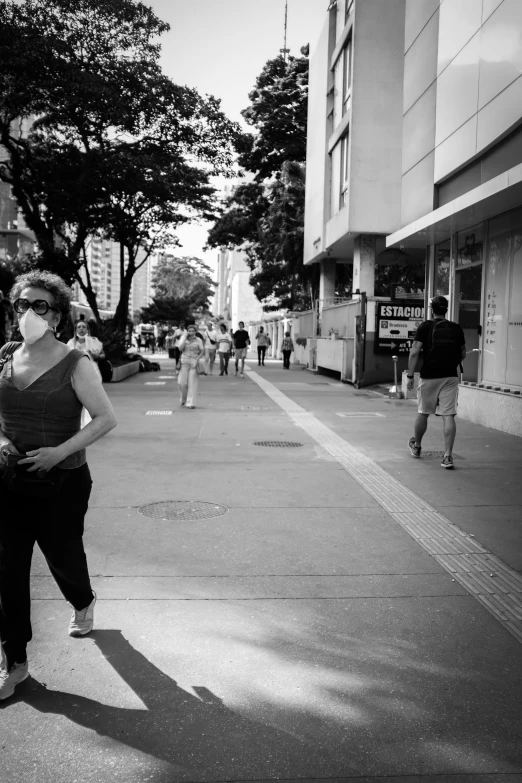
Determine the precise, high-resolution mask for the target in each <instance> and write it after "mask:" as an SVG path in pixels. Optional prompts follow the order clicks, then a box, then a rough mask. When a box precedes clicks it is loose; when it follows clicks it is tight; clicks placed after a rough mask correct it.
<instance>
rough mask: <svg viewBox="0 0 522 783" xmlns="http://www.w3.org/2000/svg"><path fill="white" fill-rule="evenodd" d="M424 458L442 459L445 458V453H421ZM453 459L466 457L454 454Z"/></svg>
mask: <svg viewBox="0 0 522 783" xmlns="http://www.w3.org/2000/svg"><path fill="white" fill-rule="evenodd" d="M421 456H422V457H428V459H430V458H431V459H442V458H443V456H444V452H443V451H422V452H421ZM453 459H464V457H461V456H460V454H453Z"/></svg>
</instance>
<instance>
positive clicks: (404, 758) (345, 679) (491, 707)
mask: <svg viewBox="0 0 522 783" xmlns="http://www.w3.org/2000/svg"><path fill="white" fill-rule="evenodd" d="M160 362H161V366H162V371H161V372H159V373H147V374H144V375H138V376H134V377H133V378H131V379H130V380H128V381H125V382H124V383H122V384H119V385H114V386H109V387H107V388H108V391H109V393H110V395H111V398H112V400H113V403H114V406H115V409H116V413H117V417H118V421H119V426H118V428H117V429H116V430H115V431H114V432H113V433H111V434H110V435H109V436H108V437H107V438H105V439H104V440H103V441H101V442H99V443H98V444H96V445H95V446H94V447H92V448H91V449H90V453H89V462H90V466H91V470H92V473H93V478H94V490H93V495H92V498H91V505H90V511H89V515H88V519H87V523H86V544H87V550H88V557H89V563H90V570H91V574H92V575H93V583H94V587H95V589H96V590H97V592H98V596H99V601H98V604H97V607H96V630H95V632H94V633H93V634H92V635H91V636H90V637H88V638H85V639H81V640H77V639H69V638H68V637H67V633H66V631H67V622H68V607H67V605H66V604H65V603H64V601H63V599H61V597H60V596H59V594H58V592H57V589H56V586H55V584H54V582H53V580H52V578H51V577H50V576H49V573H48V570H47V567H46V565H45V563H44V562H43V559H42V557H41V555H40V553H37V554H36V555H35V558H34V568H33V572H34V576H33V599H34V600H33V618H34V639H33V642H32V643H31V646H30V670H31V674H32V677H31V679H30V680H28V681H27V682H26V683H25V684H24V685H23V686H21V687H20V688H19V693H18V692H17V695H16V697H15V698H14V699H12V700H10V701H8V702H5V703H4V704H3V706H2V707H1V708H0V737H1V743H0V744H1V746H2V758H1V765H2V772H3V777H2V781H4V780H5V781H6V783H19V782H20V783H33V781H35V782H36V781H53V783H54V782H56V783H71V782H72V781H75V780H78V781H82V783H87V782H90V781H96V782H97V783H100V782H101V781H103V783H104V782H105V781H122V782H123V781H125V783H134V782H136V783H138V782H139V783H141V781H154V783H171V782H172V781H247V780H249V781H250V780H256V781H268V780H275V779H278V780H281V779H284V780H287V781H292V780H304V779H306V780H314V779H315V780H319V779H321V780H323V781H324V780H338V781H339V780H350V779H352V780H357V781H372V783H378V781H384V780H387V781H390V780H391V781H408V782H409V783H412V781H422V782H423V783H431V781H440V782H441V783H442V781H444V783H445V782H446V781H455V782H456V781H459V783H464V781H466V782H467V781H470V782H471V781H473V782H474V783H475V781H476V782H477V783H478V782H479V781H480V783H486V781H487V783H492V782H493V781H495V783H497V781H498V783H500V781H502V782H503V783H507V781H522V750H521V748H522V741H521V740H522V721H521V715H522V706H521V705H522V698H521V697H522V666H521V662H522V655H521V653H522V644H521V643H520V642H519V641H518V640H517V638H516V637H515V636H514V635H513V634H512V633H509V632H508V630H506V627H504V626H503V625H502V623H501V622H499V621H498V620H497V619H495V616H494V615H493V614H491V613H490V612H489V611H487V609H486V608H485V607H484V605H482V604H481V603H479V601H478V600H477V599H476V598H475V597H474V595H473V591H470V590H468V589H466V587H464V586H463V584H462V583H460V582H459V580H458V579H456V578H453V577H452V574H451V573H450V572H449V571H448V570H447V569H445V568H444V567H442V565H441V564H440V562H439V560H438V559H437V557H435V556H432V555H430V553H429V551H427V550H426V548H425V547H424V546H423V545H420V544H419V542H418V540H416V539H415V526H414V525H413V526H412V531H413V533H412V534H409V533H408V532H407V529H406V528H405V527H404V526H403V525H402V524H400V523H399V522H400V514H397V513H395V512H394V511H393V510H387V505H386V503H387V500H386V493H384V494H382V490H383V488H384V489H386V488H387V487H389V488H390V493H391V494H390V497H392V496H393V497H395V498H397V497H398V495H397V493H398V492H399V494H400V492H401V491H402V492H403V495H404V498H406V499H407V498H410V500H411V498H417V499H418V502H419V503H420V505H419V508H420V512H419V513H424V514H426V513H428V512H426V511H425V510H423V509H428V508H430V509H433V514H435V515H437V514H439V515H440V519H441V520H448V525H450V527H451V524H452V523H453V525H454V526H457V527H458V530H459V531H461V533H462V535H463V536H466V538H465V540H466V541H468V543H469V542H470V541H471V539H475V540H476V542H477V543H478V544H481V545H482V546H483V548H485V549H486V550H487V552H489V553H491V556H492V557H497V558H499V562H500V561H502V563H505V564H507V565H508V566H511V568H512V569H514V570H515V572H518V571H520V569H521V568H522V544H521V538H522V537H521V535H520V525H521V518H522V515H521V513H520V512H521V505H522V485H521V482H520V478H519V477H520V467H521V465H522V442H521V441H520V439H517V438H515V437H511V436H509V435H505V434H503V433H500V432H494V431H489V430H485V429H483V428H481V427H478V426H476V425H471V424H469V423H466V422H461V421H459V423H458V427H459V430H458V436H457V444H456V453H457V454H458V455H459V457H458V459H456V470H455V471H454V472H450V471H444V470H442V469H441V468H440V460H437V459H435V458H431V457H430V456H429V455H428V456H427V457H426V458H425V459H422V460H420V461H419V460H413V459H412V458H411V456H410V455H409V452H408V450H407V448H406V442H407V440H408V437H409V436H410V433H411V424H412V421H413V417H414V415H415V407H414V406H413V405H412V404H411V403H409V402H395V401H390V400H387V399H386V398H383V397H382V396H380V395H378V394H375V393H372V392H371V391H367V390H365V391H357V390H354V389H352V388H351V387H349V386H347V385H344V384H339V383H336V382H333V381H331V380H330V379H328V378H325V377H324V376H316V375H314V374H311V373H308V372H306V371H302V370H301V369H300V368H293V369H292V370H291V371H283V370H282V367H281V365H280V364H275V363H270V364H267V366H266V367H265V368H258V367H257V363H254V362H251V365H250V366H251V369H252V371H249V373H248V374H247V377H246V378H245V379H239V378H237V379H236V378H235V377H233V375H231V376H229V377H228V378H227V377H225V378H220V377H216V376H213V377H209V378H202V379H201V382H200V395H199V399H198V401H197V406H198V407H197V408H196V410H194V411H187V410H185V409H182V408H180V407H179V402H178V394H177V388H176V386H175V381H174V379H173V378H172V377H162V376H172V375H173V363H172V362H169V361H168V360H165V359H164V358H161V357H160ZM159 384H164V385H159ZM169 410H171V411H172V414H171V415H146V414H147V411H169ZM259 441H264V442H267V441H268V442H270V441H271V442H281V441H284V442H288V443H300V444H302V445H300V446H297V447H284V448H281V447H277V446H272V447H269V446H257V445H254V444H255V443H256V442H259ZM342 444H345V446H346V447H345V448H344V447H343V446H342ZM441 444H442V439H441V432H440V430H439V428H438V427H437V426H433V428H432V429H430V431H429V433H428V436H427V439H426V442H425V444H424V446H425V449H426V450H427V451H429V450H440V449H441V448H442V445H441ZM350 460H351V461H350ZM379 471H381V472H379ZM382 471H384V472H382ZM376 476H377V477H380V480H381V486H379V482H378V481H377V482H376V481H375V480H374V479H375V477H376ZM372 477H373V478H372ZM370 479H371V481H373V484H370V483H368V482H370ZM365 482H366V483H365ZM398 488H402V490H401V489H399V490H398ZM380 492H381V494H379V493H380ZM394 493H395V495H394ZM383 498H384V499H383ZM169 500H172V501H182V500H186V501H191V503H189V504H188V506H187V514H186V516H187V517H190V516H191V515H192V516H196V512H192V511H191V509H196V508H198V506H196V502H197V501H201V502H202V503H208V504H212V506H213V507H214V512H213V513H218V512H221V511H225V512H226V513H223V514H222V515H221V516H212V517H208V518H201V517H200V518H196V519H190V518H186V519H171V520H164V519H156V518H151V517H148V516H144V515H143V514H142V513H139V511H138V508H140V507H142V506H144V505H146V504H150V503H156V502H160V501H169ZM394 502H397V503H399V505H400V498H399V499H398V500H395V501H394ZM423 503H424V506H423V505H422V504H423ZM216 506H225V507H226V508H225V509H217V508H215V507H216ZM390 508H391V507H390ZM397 508H399V507H397ZM227 509H228V510H227ZM204 510H205V507H204V506H201V507H199V512H200V514H203V512H204ZM399 511H400V509H399ZM430 513H431V512H430ZM397 520H399V522H398V521H397ZM441 525H443V523H441ZM440 529H442V527H441V528H440ZM455 529H456V528H455ZM477 551H478V550H477ZM515 609H516V607H515Z"/></svg>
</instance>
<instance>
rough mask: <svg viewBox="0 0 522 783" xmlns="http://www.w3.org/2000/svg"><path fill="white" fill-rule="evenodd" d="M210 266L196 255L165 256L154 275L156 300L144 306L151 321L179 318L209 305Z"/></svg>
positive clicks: (210, 286)
mask: <svg viewBox="0 0 522 783" xmlns="http://www.w3.org/2000/svg"><path fill="white" fill-rule="evenodd" d="M210 271H211V270H210V267H209V266H207V264H205V263H204V262H203V261H202V260H201V259H199V258H195V257H193V256H190V257H187V256H183V257H180V258H176V257H174V256H166V257H164V258H162V259H161V260H160V261H159V263H158V265H157V267H156V269H155V270H154V275H153V278H152V285H153V287H154V290H155V296H154V298H153V303H152V304H151V305H149V306H148V307H145V308H143V309H142V317H143V318H144V319H145V320H149V321H179V320H187V319H189V318H191V317H194V314H195V313H196V312H197V311H198V310H199V311H206V310H208V308H209V300H210V297H211V296H212V294H213V285H214V284H213V281H212V278H211V276H210Z"/></svg>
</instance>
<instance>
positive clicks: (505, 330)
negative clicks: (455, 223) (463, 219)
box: [430, 209, 522, 388]
mask: <svg viewBox="0 0 522 783" xmlns="http://www.w3.org/2000/svg"><path fill="white" fill-rule="evenodd" d="M434 251H435V252H434V254H433V275H432V290H431V291H430V294H431V295H432V296H433V295H436V294H442V295H444V296H447V297H448V298H449V300H450V317H451V318H452V320H454V321H457V322H458V323H459V324H460V325H461V326H462V328H463V330H464V335H465V338H466V350H467V356H466V360H465V362H464V375H463V380H465V381H472V382H482V381H483V382H484V383H491V384H497V385H498V386H500V387H501V388H521V387H522V209H517V210H513V211H512V212H507V213H504V214H502V215H498V216H497V217H495V218H492V219H491V220H489V221H486V222H484V223H481V224H478V225H476V226H473V227H471V228H468V229H466V230H464V231H461V232H459V233H458V234H455V235H454V236H453V237H452V238H451V239H448V240H447V241H446V242H442V243H441V244H438V245H436V246H435V248H434Z"/></svg>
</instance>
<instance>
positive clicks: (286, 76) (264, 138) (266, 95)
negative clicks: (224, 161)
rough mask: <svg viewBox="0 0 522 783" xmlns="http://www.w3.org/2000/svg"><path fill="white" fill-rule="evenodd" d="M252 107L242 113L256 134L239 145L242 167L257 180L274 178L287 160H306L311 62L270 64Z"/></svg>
mask: <svg viewBox="0 0 522 783" xmlns="http://www.w3.org/2000/svg"><path fill="white" fill-rule="evenodd" d="M248 97H249V99H250V106H249V107H248V108H246V109H244V111H242V112H241V114H242V115H243V117H244V119H245V120H246V122H247V123H248V124H249V125H251V126H252V127H253V128H255V130H256V133H255V134H245V135H244V136H243V137H242V138H241V141H240V142H239V144H238V151H239V165H240V166H242V167H243V168H244V169H245V170H246V171H250V172H253V173H254V174H255V177H256V180H258V181H262V180H264V179H267V178H270V177H272V176H273V175H274V174H277V173H278V172H279V171H280V170H281V166H282V165H283V163H284V162H285V161H287V160H292V161H297V162H299V163H304V162H305V160H306V126H307V111H308V58H307V57H292V56H290V57H288V59H287V60H284V59H283V58H282V57H276V58H275V59H273V60H268V62H267V63H266V64H265V66H264V68H263V70H262V71H261V73H260V74H259V76H258V77H257V79H256V86H255V87H254V89H253V90H252V92H251V93H250V94H249V96H248Z"/></svg>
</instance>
